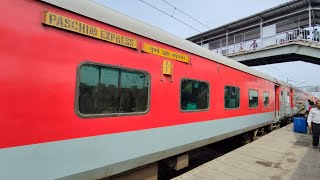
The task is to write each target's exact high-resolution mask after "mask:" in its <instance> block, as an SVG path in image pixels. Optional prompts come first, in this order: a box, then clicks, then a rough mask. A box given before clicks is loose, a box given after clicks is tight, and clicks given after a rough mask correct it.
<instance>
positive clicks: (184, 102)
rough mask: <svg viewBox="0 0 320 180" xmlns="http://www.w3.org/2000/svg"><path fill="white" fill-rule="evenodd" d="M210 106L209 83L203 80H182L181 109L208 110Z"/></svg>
mask: <svg viewBox="0 0 320 180" xmlns="http://www.w3.org/2000/svg"><path fill="white" fill-rule="evenodd" d="M208 107H209V84H208V83H206V82H202V81H196V80H191V79H183V80H182V81H181V97H180V108H181V110H183V111H190V110H191V111H192V110H206V109H208Z"/></svg>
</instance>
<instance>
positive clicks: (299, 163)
mask: <svg viewBox="0 0 320 180" xmlns="http://www.w3.org/2000/svg"><path fill="white" fill-rule="evenodd" d="M311 142H312V135H311V134H301V133H295V132H293V124H289V125H287V126H285V127H283V128H281V129H278V130H276V131H272V132H271V133H269V134H267V135H265V136H262V137H261V138H259V139H258V140H256V141H254V142H252V143H250V144H247V145H245V146H242V147H240V148H238V149H236V150H234V151H231V152H229V153H227V154H225V155H223V156H221V157H219V158H216V159H214V160H212V161H210V162H207V163H205V164H203V165H201V166H199V167H197V168H195V169H193V170H191V171H188V172H187V173H185V174H182V175H180V176H178V177H176V178H174V179H175V180H189V179H190V180H194V179H210V180H212V179H219V180H220V179H224V180H229V179H246V180H247V179H258V180H261V179H271V180H282V179H292V180H302V179H303V180H309V179H312V180H319V179H320V150H319V149H313V148H312V145H311Z"/></svg>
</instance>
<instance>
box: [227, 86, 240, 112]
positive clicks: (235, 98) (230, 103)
mask: <svg viewBox="0 0 320 180" xmlns="http://www.w3.org/2000/svg"><path fill="white" fill-rule="evenodd" d="M239 97H240V89H239V88H238V87H234V86H226V87H225V88H224V107H225V108H239V105H240V98H239Z"/></svg>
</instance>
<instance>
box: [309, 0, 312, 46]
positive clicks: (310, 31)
mask: <svg viewBox="0 0 320 180" xmlns="http://www.w3.org/2000/svg"><path fill="white" fill-rule="evenodd" d="M309 37H310V38H309V41H310V42H312V30H311V4H310V2H309Z"/></svg>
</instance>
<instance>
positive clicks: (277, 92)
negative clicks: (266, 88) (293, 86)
mask: <svg viewBox="0 0 320 180" xmlns="http://www.w3.org/2000/svg"><path fill="white" fill-rule="evenodd" d="M280 91H281V88H280V86H279V85H276V86H275V103H276V104H275V105H276V107H275V122H278V121H279V117H280Z"/></svg>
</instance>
